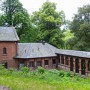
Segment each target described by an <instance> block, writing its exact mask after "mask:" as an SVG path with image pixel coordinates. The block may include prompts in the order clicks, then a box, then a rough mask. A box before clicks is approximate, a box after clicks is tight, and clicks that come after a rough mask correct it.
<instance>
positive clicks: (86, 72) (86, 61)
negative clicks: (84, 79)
mask: <svg viewBox="0 0 90 90" xmlns="http://www.w3.org/2000/svg"><path fill="white" fill-rule="evenodd" d="M85 65H86V69H85V74H86V76H88V59H85Z"/></svg>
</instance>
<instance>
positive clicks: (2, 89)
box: [0, 86, 10, 90]
mask: <svg viewBox="0 0 90 90" xmlns="http://www.w3.org/2000/svg"><path fill="white" fill-rule="evenodd" d="M0 90H10V89H9V88H7V87H5V86H0Z"/></svg>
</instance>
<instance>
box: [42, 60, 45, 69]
mask: <svg viewBox="0 0 90 90" xmlns="http://www.w3.org/2000/svg"><path fill="white" fill-rule="evenodd" d="M44 62H45V60H44V58H43V59H42V67H43V68H44V66H45V63H44Z"/></svg>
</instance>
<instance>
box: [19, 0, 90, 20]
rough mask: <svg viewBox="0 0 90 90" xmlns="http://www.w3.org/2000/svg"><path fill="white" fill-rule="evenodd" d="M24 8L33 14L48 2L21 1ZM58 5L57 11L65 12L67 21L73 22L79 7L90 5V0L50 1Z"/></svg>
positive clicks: (37, 0) (38, 0)
mask: <svg viewBox="0 0 90 90" xmlns="http://www.w3.org/2000/svg"><path fill="white" fill-rule="evenodd" d="M19 1H20V2H21V3H22V4H23V7H24V8H26V9H27V10H28V12H29V13H30V14H31V13H32V12H33V11H37V10H39V8H40V7H41V6H42V4H43V3H44V2H45V1H46V0H19ZM49 1H51V2H55V3H57V11H61V10H63V11H64V12H65V15H66V19H68V20H72V17H73V14H74V13H77V10H78V7H81V6H83V5H87V4H90V0H49Z"/></svg>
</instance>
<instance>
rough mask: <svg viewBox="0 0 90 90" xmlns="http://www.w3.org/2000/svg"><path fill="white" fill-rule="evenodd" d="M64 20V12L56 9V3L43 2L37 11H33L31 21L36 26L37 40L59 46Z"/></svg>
mask: <svg viewBox="0 0 90 90" xmlns="http://www.w3.org/2000/svg"><path fill="white" fill-rule="evenodd" d="M64 20H65V15H64V12H63V11H61V12H57V11H56V4H55V3H52V2H49V1H48V0H47V1H46V2H45V3H43V5H42V7H41V8H40V9H39V11H36V12H34V13H33V16H32V21H33V24H34V26H35V27H36V28H37V41H40V40H44V41H46V42H48V43H51V44H53V45H55V46H57V47H61V45H62V43H63V41H62V31H61V30H60V27H61V25H62V24H63V22H64Z"/></svg>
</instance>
